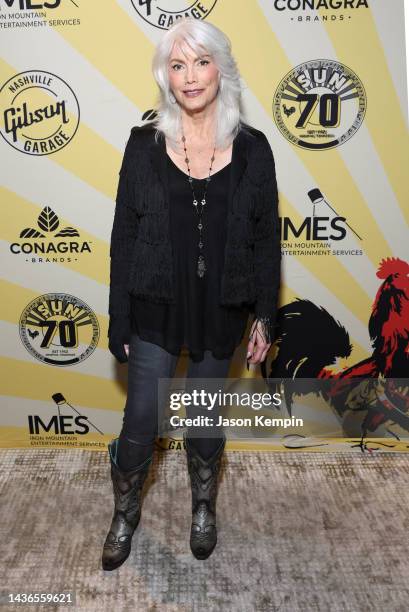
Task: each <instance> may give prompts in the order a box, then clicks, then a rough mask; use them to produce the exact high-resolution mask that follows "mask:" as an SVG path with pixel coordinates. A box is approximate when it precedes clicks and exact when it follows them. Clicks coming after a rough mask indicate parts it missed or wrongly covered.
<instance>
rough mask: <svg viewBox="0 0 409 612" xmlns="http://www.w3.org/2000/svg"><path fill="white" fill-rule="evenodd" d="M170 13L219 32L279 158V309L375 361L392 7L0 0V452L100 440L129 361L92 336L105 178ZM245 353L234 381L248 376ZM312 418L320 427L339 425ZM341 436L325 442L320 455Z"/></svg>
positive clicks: (394, 82)
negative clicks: (312, 310) (318, 325)
mask: <svg viewBox="0 0 409 612" xmlns="http://www.w3.org/2000/svg"><path fill="white" fill-rule="evenodd" d="M185 14H190V15H193V16H194V17H197V18H201V19H208V20H209V21H211V22H212V23H214V24H215V25H217V26H218V27H219V28H221V29H222V30H223V31H224V32H225V33H226V34H227V35H228V36H229V37H230V39H231V41H232V47H233V52H234V55H235V57H236V59H237V62H238V65H239V69H240V72H241V75H242V78H243V87H244V105H245V109H246V113H247V120H248V122H249V123H250V124H253V125H255V126H256V127H258V128H259V129H261V130H263V131H264V133H265V134H266V135H267V136H268V138H269V141H270V144H271V146H272V149H273V152H274V155H275V159H276V169H277V179H278V186H279V195H280V217H281V222H282V248H283V283H282V291H281V295H280V305H281V306H283V305H286V304H289V303H290V302H292V301H293V300H295V299H296V298H299V299H305V300H311V301H312V302H314V304H315V305H317V306H320V307H322V308H325V309H326V310H327V311H328V312H329V313H330V314H331V316H332V317H334V319H336V320H337V321H339V322H340V323H341V324H342V325H343V326H344V327H345V329H346V330H347V331H348V333H349V336H350V341H351V344H352V352H351V354H350V355H349V356H348V358H347V359H346V360H344V361H339V362H338V363H337V364H336V367H337V368H338V369H341V368H344V367H346V366H348V367H350V366H352V365H353V364H356V363H359V362H360V361H362V360H363V359H366V358H368V357H370V356H371V355H372V354H373V351H374V349H373V347H372V345H371V339H370V335H369V331H368V321H369V318H370V316H371V312H372V309H373V305H374V302H375V299H376V296H377V292H378V290H379V288H380V286H381V284H382V282H383V279H382V278H379V277H378V276H377V270H378V269H379V266H380V264H381V262H382V260H386V259H387V258H397V259H396V260H395V264H396V266H397V268H396V270H397V277H399V279H400V281H399V282H401V285H400V286H401V288H402V291H403V292H406V294H405V295H406V301H407V300H408V298H409V294H408V281H407V278H408V277H407V273H408V268H407V266H408V262H409V247H408V242H409V241H408V232H407V221H408V215H409V208H408V174H409V170H408V169H409V147H408V129H407V89H406V66H405V36H404V6H403V0H393V1H389V0H388V1H387V0H352V1H348V2H344V1H343V0H305V1H303V0H202V1H199V0H189V1H188V0H102V1H100V2H96V1H95V0H94V1H93V0H48V2H41V1H36V2H30V1H29V0H15V1H13V0H0V31H1V48H2V59H1V83H0V85H1V92H0V104H1V125H0V131H1V136H2V139H1V142H0V146H1V160H2V161H1V173H2V188H1V189H2V193H1V195H2V225H1V227H2V229H1V232H2V236H1V239H2V280H1V284H2V295H3V298H2V300H1V323H0V324H1V331H2V343H1V372H2V391H1V407H0V446H3V447H15V446H21V447H29V446H30V447H32V446H39V447H40V446H50V445H51V446H56V447H59V446H70V445H71V446H83V447H85V448H94V449H97V450H98V449H104V448H105V447H106V443H107V441H109V440H110V439H111V438H112V437H113V435H114V434H116V433H117V432H118V431H119V429H120V426H121V421H122V411H123V407H124V402H125V389H126V367H121V366H118V365H117V364H116V363H115V360H114V358H113V357H112V356H111V355H110V353H109V351H108V347H107V325H108V316H107V311H108V283H109V238H110V231H111V227H112V220H113V213H114V198H115V193H116V187H117V181H118V170H119V167H120V163H121V159H122V154H123V150H124V147H125V144H126V141H127V138H128V135H129V131H130V128H131V127H132V126H133V125H137V124H142V123H143V121H145V120H147V119H149V118H150V117H151V116H152V112H154V105H155V100H156V93H157V92H156V85H155V82H154V80H153V78H152V75H151V68H150V66H151V57H152V54H153V51H154V48H155V45H156V43H157V42H158V40H159V39H160V37H161V36H162V34H163V32H164V30H165V29H166V28H167V27H169V25H170V24H171V23H172V21H173V20H174V19H176V18H178V17H180V16H183V15H185ZM300 94H302V97H300ZM392 263H393V262H392ZM390 265H392V264H390ZM405 266H406V268H405ZM404 277H406V281H405V278H404ZM402 279H403V280H402ZM405 283H406V284H405ZM407 312H408V310H407V309H406V313H407ZM408 326H409V324H408V322H406V324H404V325H403V329H404V330H405V329H406V332H407V329H408ZM401 329H402V325H401ZM319 333H320V331H319V329H317V337H318V336H319ZM407 338H408V336H407V335H406V345H405V346H404V347H403V350H404V351H406V354H407V351H408V344H407ZM320 342H321V343H322V339H321V340H320ZM245 349H246V344H245V342H243V346H241V347H240V348H239V349H238V351H237V352H236V354H235V361H234V364H233V367H232V370H231V372H230V376H231V377H232V378H233V377H259V376H260V374H259V372H258V371H257V372H254V371H250V372H247V371H246V368H245ZM185 366H186V356H185V355H182V358H181V360H180V362H179V365H178V371H177V376H180V377H183V375H184V372H185ZM307 399H308V398H305V401H307ZM322 410H323V412H322V413H321V416H323V415H324V413H325V411H324V408H323V409H322ZM328 417H329V415H328V414H327V413H325V418H324V416H323V420H325V419H328ZM330 420H331V419H330ZM320 424H321V421H320V419H318V420H317V422H316V428H315V433H316V434H317V435H319V434H320V433H321V434H322V435H323V436H324V438H325V436H326V432H328V431H330V430H331V427H333V426H334V425H335V424H336V421H335V420H334V421H333V422H331V424H330V427H328V422H326V426H325V427H324V428H323V429H321V427H320ZM392 429H393V427H392ZM398 430H399V427H397V428H396V427H395V429H394V431H395V432H397V433H399V437H400V439H401V440H402V439H403V438H404V437H405V435H404V434H405V430H404V429H401V430H400V431H398ZM290 433H291V432H290ZM377 433H379V436H378V437H383V433H382V432H374V434H375V435H377ZM406 434H407V432H406ZM163 445H164V447H166V448H177V447H178V444H177V443H174V444H171V443H169V442H167V441H166V440H163ZM229 445H230V448H240V447H243V446H244V447H248V448H252V447H254V448H272V449H275V448H280V449H282V448H291V445H286V444H284V443H283V438H282V437H280V438H279V439H275V440H274V441H273V440H271V442H267V441H264V442H263V444H260V443H257V441H255V442H254V444H244V443H240V442H239V441H238V442H233V441H230V442H229ZM294 446H297V445H294ZM350 446H351V445H350V444H349V443H348V442H347V441H346V440H345V439H343V438H342V436H341V435H340V437H339V438H338V437H335V438H331V439H329V438H328V440H327V441H326V444H325V445H324V446H318V447H317V449H316V450H326V449H333V448H346V447H348V448H349V447H350ZM309 448H314V445H313V444H311V445H310V446H309ZM393 448H394V449H399V450H406V448H407V444H405V443H404V442H402V441H401V442H398V441H397V440H396V439H394V447H393Z"/></svg>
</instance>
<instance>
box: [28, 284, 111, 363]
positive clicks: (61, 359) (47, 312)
mask: <svg viewBox="0 0 409 612" xmlns="http://www.w3.org/2000/svg"><path fill="white" fill-rule="evenodd" d="M20 338H21V340H22V342H23V344H24V346H25V347H26V349H27V350H28V352H29V353H31V355H33V356H34V357H35V358H36V359H39V360H40V361H42V362H44V363H48V364H50V365H55V366H70V365H74V364H76V363H79V362H81V361H84V359H86V358H87V357H89V356H90V355H91V353H93V352H94V350H95V348H96V346H97V343H98V339H99V324H98V319H97V317H96V315H95V313H94V312H93V311H92V310H91V308H90V307H89V306H88V305H87V304H86V303H85V302H83V301H82V300H80V299H79V298H77V297H74V296H73V295H69V294H67V293H46V294H44V295H40V296H39V297H37V298H35V299H34V300H33V301H32V302H30V303H29V304H28V305H27V306H26V308H25V309H24V311H23V312H22V314H21V317H20Z"/></svg>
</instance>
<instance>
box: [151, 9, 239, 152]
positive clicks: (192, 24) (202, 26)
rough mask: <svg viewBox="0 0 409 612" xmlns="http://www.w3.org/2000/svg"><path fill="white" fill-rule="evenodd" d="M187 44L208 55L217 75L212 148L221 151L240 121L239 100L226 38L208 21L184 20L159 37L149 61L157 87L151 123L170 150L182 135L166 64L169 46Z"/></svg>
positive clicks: (194, 49) (234, 69) (232, 135)
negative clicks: (218, 77) (161, 134)
mask: <svg viewBox="0 0 409 612" xmlns="http://www.w3.org/2000/svg"><path fill="white" fill-rule="evenodd" d="M175 42H177V43H178V44H179V45H181V46H182V45H183V43H185V44H187V45H188V46H189V47H190V48H191V49H192V50H193V51H195V52H196V53H198V54H199V53H200V54H203V52H204V50H205V52H206V53H208V54H209V55H210V56H211V57H212V59H213V61H214V63H215V64H216V66H217V69H218V70H219V72H220V81H219V90H218V93H217V105H216V126H215V127H216V147H217V148H221V149H224V148H226V147H228V146H229V145H230V143H231V142H232V141H233V139H234V137H235V136H236V134H237V133H238V131H239V130H240V127H241V126H240V124H241V123H243V122H244V116H243V107H242V100H241V82H240V74H239V71H238V68H237V64H236V61H235V59H234V58H233V56H232V54H231V42H230V40H229V38H228V37H227V36H226V35H225V34H224V33H223V32H222V31H221V30H220V29H219V28H217V27H216V26H215V25H213V24H211V23H209V22H208V21H203V20H201V19H195V18H194V17H185V18H183V19H181V20H179V21H177V22H176V23H175V24H174V25H173V26H172V27H171V28H170V29H169V30H168V31H167V32H166V34H165V35H164V36H163V37H162V39H161V41H160V42H159V44H158V45H157V47H156V50H155V54H154V57H153V61H152V72H153V76H154V78H155V81H156V83H157V84H158V87H159V98H158V100H157V116H156V118H155V119H154V121H153V125H154V127H156V130H157V131H156V134H155V138H156V140H157V139H158V131H161V132H163V133H164V134H165V135H166V137H167V138H168V139H169V141H170V145H171V146H172V148H175V147H176V142H177V141H178V140H179V139H180V137H181V135H182V132H181V127H182V110H181V107H180V106H179V104H178V103H177V102H176V103H175V102H174V101H172V99H173V100H175V97H174V95H173V93H172V91H171V89H170V86H169V78H168V62H169V58H170V54H171V52H172V49H173V45H174V44H175Z"/></svg>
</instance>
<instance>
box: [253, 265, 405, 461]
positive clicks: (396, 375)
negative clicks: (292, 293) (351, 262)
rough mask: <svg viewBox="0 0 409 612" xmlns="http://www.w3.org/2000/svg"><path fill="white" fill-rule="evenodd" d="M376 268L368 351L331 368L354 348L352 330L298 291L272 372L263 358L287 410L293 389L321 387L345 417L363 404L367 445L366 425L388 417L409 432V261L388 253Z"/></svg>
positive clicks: (283, 318) (284, 314)
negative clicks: (359, 358) (338, 368)
mask: <svg viewBox="0 0 409 612" xmlns="http://www.w3.org/2000/svg"><path fill="white" fill-rule="evenodd" d="M376 274H377V276H378V278H380V279H383V282H382V284H381V285H380V287H379V289H378V292H377V294H376V297H375V300H374V303H373V306H372V312H371V316H370V319H369V324H368V330H369V335H370V338H371V345H372V348H373V352H372V355H371V356H370V357H368V358H367V359H364V360H362V361H360V362H359V363H356V364H354V365H352V366H351V367H348V368H346V369H344V370H342V371H341V372H334V371H333V370H332V369H331V366H332V365H334V364H335V363H336V361H337V359H338V358H347V357H349V356H350V354H351V352H352V345H351V344H350V339H349V334H348V332H347V330H346V329H345V328H344V327H343V326H342V325H341V324H340V323H339V321H336V320H335V319H334V317H333V316H332V315H331V314H330V313H329V312H328V311H327V310H325V309H324V308H323V307H319V306H316V305H315V304H314V303H313V302H311V301H309V300H303V299H299V298H297V299H296V300H295V301H294V302H291V303H290V304H287V305H285V306H283V307H281V308H280V309H279V311H278V315H277V335H276V339H275V344H276V347H277V354H276V357H275V358H274V359H273V361H272V362H271V368H270V375H269V378H267V376H266V368H267V366H266V362H265V361H264V362H263V363H262V368H261V370H262V374H263V377H264V378H265V379H266V382H267V384H268V386H269V388H270V389H271V390H272V391H273V392H276V391H279V389H280V388H281V387H282V388H283V389H284V396H285V400H286V404H287V407H288V410H289V413H290V415H291V405H292V398H293V395H295V394H297V395H303V394H307V393H311V392H314V393H316V394H320V395H321V396H322V397H323V398H324V399H325V400H326V401H328V402H329V403H330V404H331V405H332V406H333V407H334V408H335V409H336V411H337V412H338V414H339V415H340V416H342V415H344V414H345V412H346V411H347V410H348V409H352V410H362V411H365V412H366V415H365V417H364V420H363V422H362V425H361V431H362V438H361V442H360V444H359V446H360V447H361V450H362V451H364V449H366V445H365V444H364V442H363V440H364V437H365V436H366V434H367V432H368V431H375V430H376V429H377V427H379V425H381V424H382V423H384V422H386V421H392V422H394V423H398V424H399V425H401V426H402V427H403V428H404V429H407V430H408V431H409V396H408V384H409V264H408V263H407V262H406V261H403V260H401V259H398V258H395V257H394V258H386V259H383V260H382V262H381V264H380V266H379V269H378V271H377V273H376ZM270 379H274V382H273V381H271V380H270ZM398 379H401V380H398ZM390 433H392V434H393V432H390ZM393 435H395V434H393Z"/></svg>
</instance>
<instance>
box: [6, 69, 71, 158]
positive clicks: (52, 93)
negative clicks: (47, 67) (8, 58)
mask: <svg viewBox="0 0 409 612" xmlns="http://www.w3.org/2000/svg"><path fill="white" fill-rule="evenodd" d="M0 108H1V114H2V117H3V120H2V125H1V128H0V133H1V135H2V137H3V138H4V140H5V141H6V142H7V143H8V144H9V145H10V146H12V147H14V148H15V149H17V150H18V151H22V152H23V153H27V154H28V155H50V154H51V153H55V152H56V151H59V150H60V149H62V148H63V147H65V146H66V145H67V144H68V143H69V142H70V140H71V139H72V138H73V137H74V135H75V133H76V131H77V128H78V124H79V119H80V109H79V105H78V100H77V98H76V96H75V94H74V92H73V90H72V89H71V87H70V86H69V85H68V84H67V83H66V82H65V81H64V80H63V79H61V78H60V77H58V76H56V75H55V74H52V73H51V72H44V71H42V70H29V71H27V72H21V73H20V74H16V75H15V76H14V77H12V78H11V79H9V80H8V81H7V82H6V83H5V84H4V85H3V87H2V88H1V90H0Z"/></svg>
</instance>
